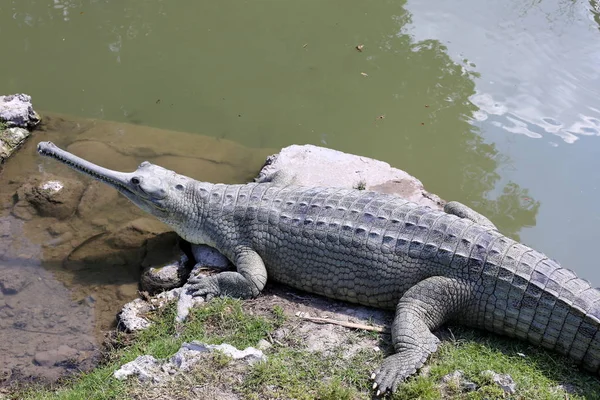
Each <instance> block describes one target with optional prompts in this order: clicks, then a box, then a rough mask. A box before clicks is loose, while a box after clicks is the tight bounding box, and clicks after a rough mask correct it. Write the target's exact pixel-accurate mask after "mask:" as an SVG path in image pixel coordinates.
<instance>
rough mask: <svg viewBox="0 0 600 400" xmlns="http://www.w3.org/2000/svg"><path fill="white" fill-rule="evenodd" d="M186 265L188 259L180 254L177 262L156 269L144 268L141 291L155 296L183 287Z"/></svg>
mask: <svg viewBox="0 0 600 400" xmlns="http://www.w3.org/2000/svg"><path fill="white" fill-rule="evenodd" d="M187 263H188V258H187V256H186V255H185V254H183V253H182V254H181V255H180V257H179V260H175V261H172V262H170V263H168V264H166V265H162V266H158V267H150V268H146V269H145V270H144V271H143V272H142V277H141V286H142V290H144V291H146V292H148V293H150V294H155V293H158V292H162V291H165V290H171V289H173V288H176V287H179V286H181V285H183V283H184V282H185V278H186V277H187V268H186V264H187Z"/></svg>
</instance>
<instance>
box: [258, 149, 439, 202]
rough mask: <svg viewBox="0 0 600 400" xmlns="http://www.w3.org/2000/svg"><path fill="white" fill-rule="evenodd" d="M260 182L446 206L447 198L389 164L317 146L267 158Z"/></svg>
mask: <svg viewBox="0 0 600 400" xmlns="http://www.w3.org/2000/svg"><path fill="white" fill-rule="evenodd" d="M255 181H256V182H270V181H280V182H282V183H292V182H293V183H294V184H298V185H307V186H333V187H345V188H357V189H358V188H359V189H365V190H374V191H378V192H383V193H390V194H396V195H398V196H400V197H402V198H405V199H407V200H410V201H413V202H415V203H418V204H421V205H426V206H429V207H432V208H435V209H442V208H443V205H444V201H442V200H441V199H440V198H439V197H438V196H436V195H434V194H432V193H429V192H427V191H426V190H425V189H424V187H423V184H422V183H421V181H419V180H418V179H417V178H415V177H413V176H411V175H409V174H408V173H406V172H404V171H402V170H400V169H397V168H393V167H391V166H390V165H389V164H388V163H385V162H383V161H379V160H374V159H372V158H368V157H361V156H357V155H353V154H347V153H343V152H341V151H337V150H332V149H328V148H324V147H319V146H313V145H302V146H300V145H292V146H288V147H285V148H283V149H282V150H281V151H280V152H279V153H278V154H275V155H272V156H270V157H268V158H267V160H266V162H265V165H264V166H263V168H262V169H261V171H260V173H259V175H258V176H257V177H256V178H255Z"/></svg>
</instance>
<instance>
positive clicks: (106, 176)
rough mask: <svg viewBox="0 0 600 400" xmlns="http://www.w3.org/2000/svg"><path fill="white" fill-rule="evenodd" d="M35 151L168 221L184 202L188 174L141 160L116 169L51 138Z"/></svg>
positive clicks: (173, 217) (171, 220)
mask: <svg viewBox="0 0 600 400" xmlns="http://www.w3.org/2000/svg"><path fill="white" fill-rule="evenodd" d="M37 150H38V153H40V154H41V155H43V156H47V157H52V158H54V159H57V160H58V161H60V162H62V163H64V164H66V165H68V166H69V167H71V168H73V169H74V170H76V171H79V172H81V173H83V174H85V175H87V176H90V177H92V178H94V179H97V180H99V181H101V182H104V183H106V184H107V185H109V186H112V187H114V188H115V189H117V190H118V191H119V192H121V193H122V194H123V195H124V196H125V197H127V198H128V199H129V200H131V201H132V202H133V203H134V204H135V205H137V206H138V207H140V208H141V209H142V210H144V211H146V212H148V213H150V214H152V215H154V216H155V217H157V218H159V219H160V220H163V221H165V222H167V223H169V222H173V220H174V219H177V217H176V215H175V214H176V211H177V210H178V209H180V208H181V204H182V203H183V202H184V197H185V193H186V188H187V186H188V185H189V184H191V183H192V182H194V181H193V180H192V179H191V178H188V177H187V176H183V175H179V174H177V173H175V172H173V171H171V170H168V169H166V168H163V167H160V166H158V165H154V164H151V163H149V162H148V161H144V162H143V163H141V164H140V166H139V167H138V169H137V170H136V171H134V172H119V171H112V170H110V169H107V168H103V167H101V166H99V165H96V164H93V163H91V162H89V161H86V160H84V159H82V158H80V157H77V156H75V155H74V154H71V153H69V152H68V151H65V150H62V149H60V148H58V147H57V146H56V145H55V144H54V143H52V142H40V143H39V144H38V148H37Z"/></svg>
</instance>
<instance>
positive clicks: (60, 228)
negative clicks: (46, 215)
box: [48, 222, 70, 237]
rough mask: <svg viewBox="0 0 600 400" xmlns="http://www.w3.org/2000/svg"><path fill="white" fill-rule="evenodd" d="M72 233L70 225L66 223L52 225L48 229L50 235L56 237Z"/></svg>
mask: <svg viewBox="0 0 600 400" xmlns="http://www.w3.org/2000/svg"><path fill="white" fill-rule="evenodd" d="M67 232H70V228H69V225H68V224H65V223H64V222H57V223H56V224H52V225H50V226H49V227H48V233H49V234H50V235H52V236H54V237H56V236H60V235H62V234H64V233H67Z"/></svg>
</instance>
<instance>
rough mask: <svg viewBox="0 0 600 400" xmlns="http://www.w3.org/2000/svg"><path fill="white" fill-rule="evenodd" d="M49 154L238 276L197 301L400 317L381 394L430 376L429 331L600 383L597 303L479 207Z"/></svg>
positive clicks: (206, 282) (208, 288) (203, 282)
mask: <svg viewBox="0 0 600 400" xmlns="http://www.w3.org/2000/svg"><path fill="white" fill-rule="evenodd" d="M39 151H40V153H41V154H43V155H48V156H51V157H54V158H56V159H59V160H60V161H63V162H65V163H67V164H68V165H70V166H71V167H72V168H75V169H77V170H78V171H80V172H82V173H85V174H87V175H90V176H92V177H93V178H96V179H99V180H101V181H103V182H105V183H107V184H109V185H111V186H113V187H115V188H116V189H117V190H119V191H120V192H121V193H123V194H124V195H125V196H127V197H128V198H129V199H130V200H131V201H133V202H134V203H135V204H137V205H138V206H140V207H141V208H143V209H144V210H146V211H148V212H150V213H152V214H153V215H155V216H156V217H157V218H159V219H161V220H162V221H164V222H165V223H167V224H169V225H170V226H171V227H172V228H173V229H174V230H175V231H176V232H177V233H178V234H179V235H181V236H182V237H183V238H185V239H187V240H188V241H190V242H192V243H197V244H200V243H205V244H209V245H211V246H214V247H216V248H217V249H218V250H220V251H221V252H222V253H223V254H225V255H226V256H227V257H228V258H229V259H230V260H231V261H232V262H233V263H234V264H235V265H236V266H237V272H229V271H228V272H223V273H220V274H218V275H212V276H208V277H199V278H192V279H190V281H189V283H190V284H191V285H190V290H191V291H192V292H193V293H194V295H196V296H205V297H206V298H207V299H210V298H211V297H213V296H218V295H228V296H234V297H240V298H251V297H254V296H257V295H259V294H260V292H261V291H262V289H263V288H264V285H265V283H266V281H267V278H269V279H273V280H276V281H279V282H283V283H286V284H289V285H291V286H294V287H296V288H299V289H302V290H306V291H309V292H312V293H317V294H321V295H324V296H328V297H331V298H336V299H341V300H346V301H350V302H354V303H360V304H364V305H369V306H375V307H382V308H395V310H396V311H395V312H396V314H395V319H394V323H393V325H392V341H393V343H394V348H395V350H396V353H395V354H393V355H391V356H389V357H387V358H386V359H385V360H384V362H383V364H382V366H381V368H380V369H378V370H377V371H376V372H375V373H374V375H373V378H374V379H375V387H377V388H378V389H379V390H378V393H379V391H386V390H395V388H396V387H397V386H398V384H399V383H400V382H402V381H403V380H404V379H405V378H407V377H408V376H410V375H412V374H413V373H414V372H416V370H417V369H418V368H420V367H421V366H422V365H423V363H424V362H425V361H426V359H427V357H428V356H429V355H430V354H431V353H432V352H434V351H435V350H436V348H437V345H438V342H439V340H438V339H437V337H436V336H435V335H433V334H432V330H435V329H437V328H438V327H439V326H441V325H442V324H443V323H445V322H447V321H449V320H454V321H457V322H459V323H463V324H467V325H470V326H473V327H478V328H482V329H486V330H489V331H492V332H496V333H499V334H504V335H508V336H512V337H517V338H520V339H525V340H528V341H529V342H531V343H533V344H536V345H541V346H543V347H546V348H549V349H553V350H556V351H558V352H560V353H562V354H565V355H568V356H570V357H571V358H572V359H574V360H575V361H577V362H579V363H581V364H582V365H583V367H584V368H586V369H588V370H589V371H592V372H594V373H595V374H598V373H599V366H600V332H599V329H600V320H599V318H600V293H599V292H598V291H597V290H596V289H594V288H592V287H591V286H590V285H589V284H588V283H587V282H586V281H584V280H581V279H579V278H577V277H576V276H575V274H573V273H572V272H571V271H569V270H567V269H564V268H561V267H560V266H559V265H558V264H557V263H556V262H555V261H553V260H550V259H549V258H548V257H547V256H545V255H543V254H541V253H539V252H537V251H535V250H533V249H531V248H529V247H527V246H525V245H523V244H520V243H518V242H515V241H514V240H512V239H510V238H508V237H506V236H504V235H502V234H501V233H500V232H498V231H497V230H496V229H495V227H494V225H493V224H492V223H491V222H490V221H489V220H488V219H487V218H485V217H483V216H481V215H478V214H477V213H476V212H474V211H473V210H471V209H469V208H468V207H465V206H461V205H458V206H457V204H454V205H452V206H449V207H446V212H443V211H438V210H432V209H430V208H428V207H425V206H419V205H417V204H414V203H411V202H408V201H406V200H403V199H401V198H398V197H396V196H393V195H387V194H381V193H375V192H369V191H360V190H351V189H339V188H327V187H300V186H293V185H289V186H280V185H276V184H267V183H262V184H255V183H251V184H246V185H221V184H216V185H213V184H210V183H205V182H198V181H194V180H192V179H190V178H188V177H185V176H182V175H178V174H176V173H174V172H173V171H169V170H166V169H164V168H161V167H158V166H155V165H152V164H150V163H143V164H142V165H140V167H139V169H138V170H137V171H135V172H132V173H121V172H116V171H110V170H107V169H104V168H102V167H98V166H95V165H94V164H91V163H89V162H87V161H85V160H82V159H80V158H77V157H75V156H73V155H72V154H70V153H67V152H65V151H63V150H60V149H58V148H57V147H56V146H54V145H52V144H48V143H40V145H39Z"/></svg>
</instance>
